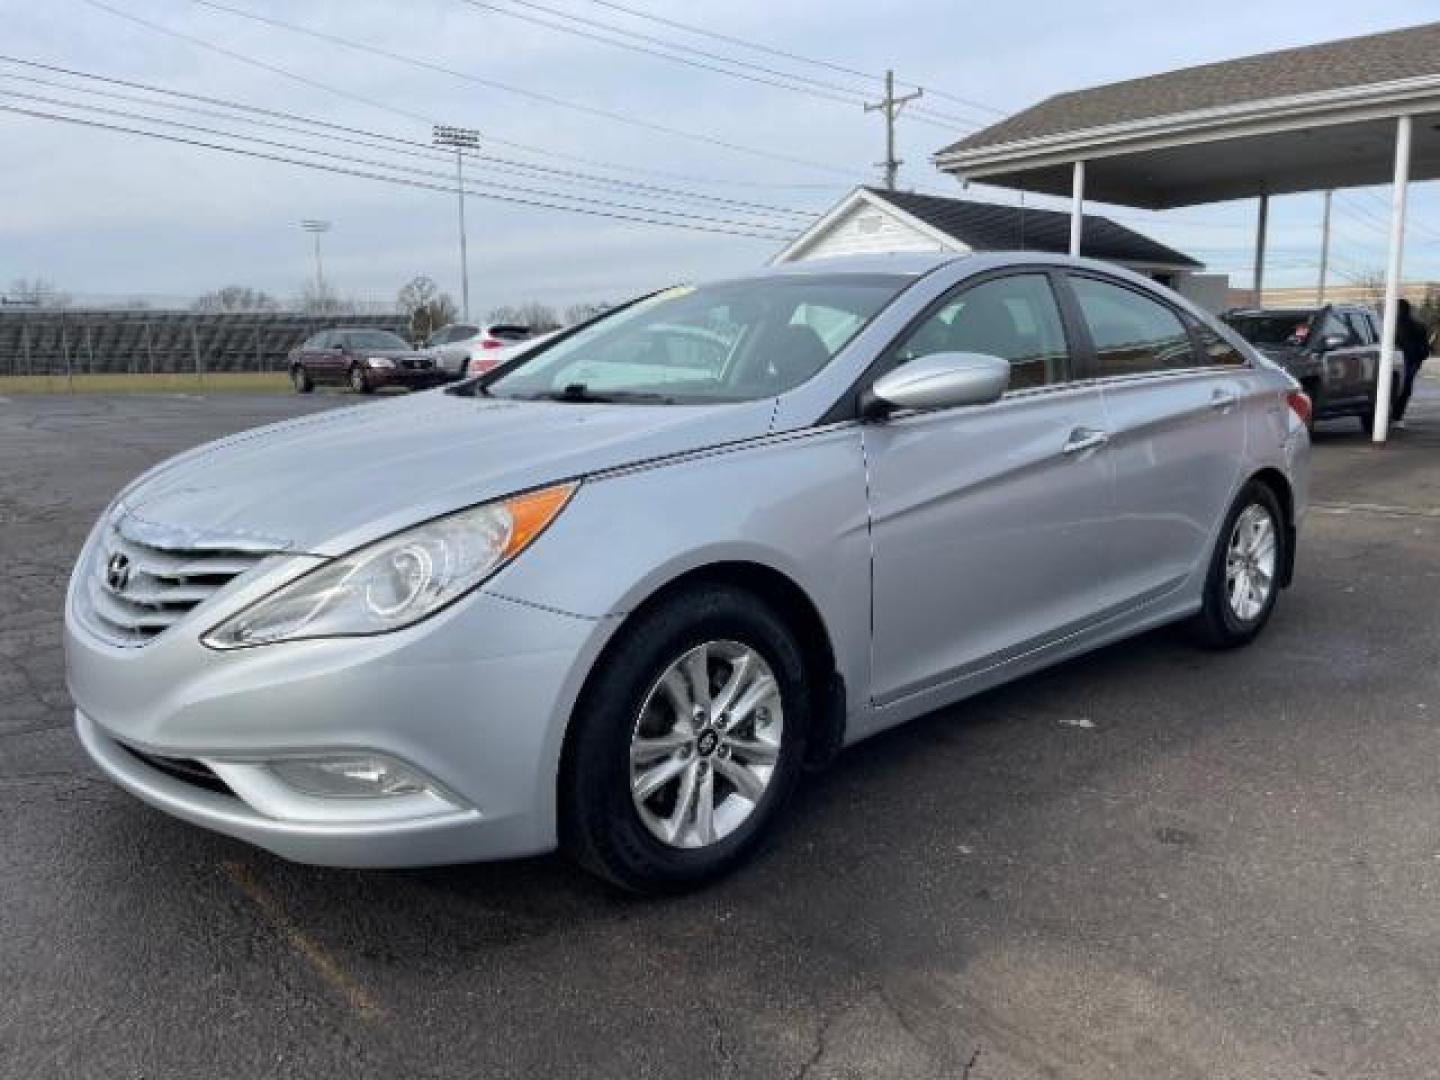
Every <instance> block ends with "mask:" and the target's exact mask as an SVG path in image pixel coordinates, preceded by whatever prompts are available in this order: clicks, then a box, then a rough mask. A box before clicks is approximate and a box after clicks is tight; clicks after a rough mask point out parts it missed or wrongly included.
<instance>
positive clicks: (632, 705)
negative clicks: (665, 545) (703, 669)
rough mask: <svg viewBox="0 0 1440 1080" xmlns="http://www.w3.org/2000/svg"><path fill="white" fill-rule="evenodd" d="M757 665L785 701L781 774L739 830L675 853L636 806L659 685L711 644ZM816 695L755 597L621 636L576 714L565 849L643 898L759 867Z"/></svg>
mask: <svg viewBox="0 0 1440 1080" xmlns="http://www.w3.org/2000/svg"><path fill="white" fill-rule="evenodd" d="M715 641H727V642H735V643H737V644H740V645H742V646H746V647H748V648H750V649H753V650H754V651H755V652H757V653H759V654H760V656H761V657H762V658H763V659H764V661H765V662H766V663H767V664H768V665H769V666H770V669H771V671H772V672H773V674H774V676H775V680H776V683H777V684H778V686H779V690H780V703H781V708H782V709H783V714H784V717H783V730H782V733H781V736H780V750H779V755H778V757H777V759H776V762H775V766H774V772H773V773H772V774H771V777H770V780H769V783H768V785H767V787H766V788H765V791H764V794H763V795H761V796H760V799H759V801H758V802H757V803H756V805H755V808H754V810H753V811H752V812H751V813H750V816H749V817H748V818H747V819H745V821H744V823H743V824H741V825H739V827H737V828H736V829H735V830H734V831H733V832H731V833H730V834H729V835H727V836H724V837H722V838H721V839H719V840H716V841H714V842H713V843H710V844H709V845H708V846H705V847H699V848H688V849H687V848H679V847H672V846H670V845H669V844H667V843H665V842H664V841H662V840H661V839H660V838H659V837H657V836H656V835H654V834H653V833H652V832H651V831H650V829H649V828H647V827H646V825H645V824H644V822H642V820H641V817H640V813H639V811H638V810H637V809H636V806H635V803H634V801H633V800H632V798H631V790H630V764H629V763H630V745H631V737H632V734H633V733H634V730H635V725H636V722H637V719H638V717H639V715H640V711H641V708H642V706H643V705H644V702H645V700H646V697H647V695H648V694H649V692H650V690H651V688H652V687H654V686H655V685H656V682H657V680H658V679H659V678H660V676H661V675H662V674H663V673H664V672H665V671H666V669H667V668H668V667H670V665H672V664H673V663H674V662H675V661H676V660H678V659H679V658H680V657H682V656H684V655H685V654H686V653H687V652H689V651H690V650H691V649H692V648H694V647H696V646H698V645H700V644H702V643H706V642H715ZM812 700H813V689H812V687H811V686H810V684H809V680H808V678H807V675H806V670H805V664H804V660H803V658H802V655H801V652H800V648H799V646H798V645H797V644H796V642H795V638H794V635H793V634H792V632H791V630H790V628H789V627H788V625H787V624H786V623H785V621H784V620H783V619H782V618H781V617H780V616H779V615H778V614H776V612H775V611H774V610H773V609H772V608H771V607H770V606H769V605H768V604H766V603H765V602H764V601H763V600H761V599H760V598H759V597H758V596H755V595H754V594H752V593H750V592H747V591H745V590H742V589H738V588H735V587H732V586H728V585H723V584H708V585H697V586H696V587H694V588H688V589H684V590H682V591H679V592H676V593H674V594H672V595H670V596H668V597H666V598H664V599H662V600H661V601H659V602H658V603H656V604H655V605H654V606H653V607H651V608H649V609H648V610H642V611H641V612H640V613H639V614H638V615H637V616H636V618H635V620H634V621H633V622H632V623H631V624H629V625H627V626H625V627H624V628H622V629H621V631H620V632H619V634H618V636H617V638H616V640H615V642H614V643H613V644H612V645H611V646H610V648H608V649H607V651H606V652H605V654H604V655H603V657H602V658H601V660H600V661H599V663H598V664H597V666H596V670H595V671H594V672H593V673H592V675H591V678H590V681H589V683H588V684H587V686H586V689H585V692H584V693H583V694H582V695H581V698H580V701H579V703H578V705H577V707H576V709H575V714H574V716H573V718H572V720H571V729H570V732H569V735H568V737H567V745H566V750H565V755H564V761H563V763H562V766H561V774H560V833H561V843H562V846H563V847H564V848H565V849H566V850H567V851H568V852H569V853H570V854H571V855H572V856H573V857H574V858H576V859H577V860H578V861H579V862H580V863H581V864H582V865H583V866H585V867H586V868H588V869H589V870H591V871H593V872H594V873H596V874H598V875H599V876H601V877H603V878H605V879H606V880H608V881H610V882H612V883H613V884H615V885H618V886H620V887H621V888H623V889H626V890H629V891H631V892H638V893H674V892H681V891H684V890H687V889H693V888H696V887H698V886H700V885H704V884H706V883H707V882H710V881H713V880H715V879H716V878H718V877H721V876H722V875H724V874H726V873H728V872H730V871H731V870H733V869H734V868H735V867H737V866H739V865H740V864H741V863H743V862H744V861H746V860H747V859H748V858H749V857H750V856H751V855H753V853H754V851H755V849H756V848H757V846H758V845H759V844H760V843H761V842H762V840H763V837H764V836H765V834H766V833H767V832H768V831H769V829H770V827H771V825H773V823H774V821H775V819H776V818H777V816H778V815H779V814H780V811H781V809H782V807H783V806H784V805H785V802H786V801H787V799H788V798H789V796H790V793H791V792H792V791H793V789H794V787H795V783H796V781H797V779H798V778H799V774H800V770H801V762H802V759H803V757H804V739H805V732H806V730H807V728H808V726H809V720H810V717H811V715H812V706H811V703H812Z"/></svg>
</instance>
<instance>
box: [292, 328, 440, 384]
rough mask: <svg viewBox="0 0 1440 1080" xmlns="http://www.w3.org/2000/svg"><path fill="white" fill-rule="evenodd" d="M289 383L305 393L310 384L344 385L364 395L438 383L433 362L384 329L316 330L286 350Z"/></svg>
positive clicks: (438, 379)
mask: <svg viewBox="0 0 1440 1080" xmlns="http://www.w3.org/2000/svg"><path fill="white" fill-rule="evenodd" d="M289 363H290V381H291V383H292V384H293V385H294V387H295V389H296V390H297V391H298V392H300V393H302V394H308V393H309V392H310V391H311V390H313V389H315V387H316V386H318V385H320V384H323V383H332V384H334V385H337V386H349V387H350V389H352V390H354V391H355V392H356V393H357V394H370V393H374V392H375V390H377V389H378V388H380V387H382V386H405V387H409V388H411V389H417V388H421V389H423V388H424V387H427V386H435V385H437V384H439V383H441V382H444V381H445V379H444V376H443V375H442V374H441V373H440V372H439V371H437V370H436V367H435V361H434V360H433V359H432V358H431V357H429V356H427V355H425V354H424V353H422V352H417V351H416V350H415V349H412V348H411V347H410V346H409V345H408V344H407V343H406V342H405V339H404V338H402V337H400V336H399V335H398V334H393V333H391V332H390V331H389V330H377V329H373V328H369V327H349V328H347V329H344V330H322V331H321V332H320V333H318V334H315V335H314V336H312V337H311V338H309V339H308V340H306V341H305V342H304V343H303V344H301V345H299V346H297V347H296V348H294V349H292V350H290V359H289Z"/></svg>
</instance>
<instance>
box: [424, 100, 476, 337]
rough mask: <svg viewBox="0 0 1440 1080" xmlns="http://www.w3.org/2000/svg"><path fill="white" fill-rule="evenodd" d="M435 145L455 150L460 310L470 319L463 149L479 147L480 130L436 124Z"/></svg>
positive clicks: (432, 137)
mask: <svg viewBox="0 0 1440 1080" xmlns="http://www.w3.org/2000/svg"><path fill="white" fill-rule="evenodd" d="M431 139H432V141H433V142H434V144H435V145H436V146H444V147H449V148H450V149H453V150H454V151H455V199H456V202H457V204H458V205H459V208H460V310H461V312H462V313H463V315H464V319H465V321H466V322H469V321H470V259H469V256H467V255H466V253H465V165H464V161H465V151H466V150H479V149H480V132H478V131H476V130H475V129H474V128H459V127H451V126H450V125H448V124H436V125H435V128H434V131H433V133H432V136H431Z"/></svg>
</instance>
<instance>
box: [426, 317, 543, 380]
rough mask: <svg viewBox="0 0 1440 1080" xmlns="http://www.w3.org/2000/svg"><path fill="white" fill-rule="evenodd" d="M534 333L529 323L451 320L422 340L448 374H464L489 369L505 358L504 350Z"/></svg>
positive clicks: (460, 375) (475, 373) (459, 376)
mask: <svg viewBox="0 0 1440 1080" xmlns="http://www.w3.org/2000/svg"><path fill="white" fill-rule="evenodd" d="M532 336H533V335H532V334H531V331H530V328H529V327H528V326H515V325H502V324H498V323H491V324H487V325H482V326H477V325H474V324H472V323H452V324H451V325H449V326H443V327H441V328H440V329H439V330H437V331H435V333H434V334H432V335H431V336H430V339H429V340H428V341H426V342H425V352H426V353H427V354H429V355H430V356H432V357H434V358H435V363H436V364H437V365H438V366H439V367H440V369H441V370H442V371H444V372H445V373H446V374H447V375H450V376H452V377H454V378H457V379H459V378H463V377H464V376H466V375H478V374H480V373H481V372H483V371H489V370H490V369H491V368H493V367H495V366H496V365H498V364H499V363H501V362H503V361H504V360H505V359H506V353H507V352H509V351H510V350H511V349H512V348H513V347H514V346H516V345H518V344H520V343H521V342H524V341H526V340H528V339H529V338H530V337H532Z"/></svg>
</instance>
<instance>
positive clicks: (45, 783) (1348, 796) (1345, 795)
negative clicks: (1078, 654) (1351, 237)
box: [0, 382, 1440, 1080]
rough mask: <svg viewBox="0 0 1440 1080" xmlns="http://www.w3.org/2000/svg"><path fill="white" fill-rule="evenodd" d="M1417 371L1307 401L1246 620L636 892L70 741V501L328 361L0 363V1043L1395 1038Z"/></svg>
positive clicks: (815, 1056) (1046, 1054) (506, 1056)
mask: <svg viewBox="0 0 1440 1080" xmlns="http://www.w3.org/2000/svg"><path fill="white" fill-rule="evenodd" d="M1437 390H1440V384H1436V383H1434V382H1429V383H1428V384H1427V385H1426V386H1425V388H1424V390H1423V391H1422V393H1423V394H1424V396H1423V397H1421V398H1420V399H1418V400H1417V402H1416V405H1417V406H1418V407H1417V408H1416V410H1415V416H1416V418H1417V419H1416V420H1415V421H1414V422H1413V423H1412V426H1411V429H1410V430H1407V431H1405V432H1403V433H1400V434H1399V435H1398V436H1397V438H1396V440H1395V443H1394V444H1393V445H1391V446H1389V447H1386V448H1383V449H1377V448H1373V447H1372V446H1371V445H1370V444H1369V443H1368V441H1366V440H1365V439H1363V438H1361V437H1360V436H1359V434H1358V429H1356V428H1355V426H1354V424H1353V423H1343V424H1336V425H1334V426H1333V427H1331V428H1329V429H1328V430H1326V431H1324V432H1323V433H1322V434H1321V435H1320V436H1319V437H1318V439H1317V446H1316V452H1315V472H1314V491H1313V497H1314V499H1315V500H1316V502H1317V504H1318V505H1317V508H1316V510H1315V512H1314V513H1313V514H1312V516H1311V518H1310V520H1309V521H1308V522H1307V524H1306V527H1305V529H1304V531H1303V534H1302V548H1301V555H1300V565H1299V571H1298V580H1297V583H1296V585H1295V587H1294V588H1293V589H1292V590H1290V591H1289V592H1288V593H1287V594H1286V595H1284V596H1283V597H1282V600H1281V605H1280V608H1279V611H1278V612H1277V615H1276V618H1275V620H1274V622H1273V623H1272V624H1271V626H1270V628H1269V630H1268V631H1267V633H1266V635H1265V636H1264V637H1263V638H1262V640H1261V641H1260V642H1259V643H1258V644H1257V645H1256V646H1254V647H1253V648H1250V649H1248V650H1244V651H1241V652H1236V653H1228V654H1207V653H1202V652H1197V651H1194V650H1192V649H1191V648H1190V647H1189V646H1188V645H1187V644H1186V643H1184V642H1183V641H1182V640H1180V639H1179V638H1178V637H1177V636H1176V635H1175V634H1174V633H1171V632H1167V631H1162V632H1157V633H1154V634H1151V635H1148V636H1146V637H1144V638H1141V639H1138V640H1134V641H1131V642H1128V643H1125V644H1121V645H1118V646H1115V647H1113V648H1110V649H1107V650H1105V651H1103V652H1101V653H1098V654H1095V655H1093V656H1091V657H1088V658H1085V659H1083V660H1080V661H1078V662H1074V663H1071V664H1068V665H1066V666H1064V667H1061V668H1059V669H1054V670H1052V671H1050V672H1047V673H1045V674H1043V675H1040V676H1038V677H1035V678H1031V679H1029V680H1028V681H1026V682H1023V683H1021V684H1018V685H1015V686H1012V687H1010V688H1007V689H1004V690H1001V691H998V692H995V693H991V694H988V695H986V696H984V697H982V698H980V699H977V700H975V701H973V702H970V703H967V704H966V705H964V706H962V707H959V708H955V709H951V710H947V711H945V712H943V713H939V714H936V715H934V716H931V717H927V718H925V719H923V720H921V721H918V722H916V723H914V724H911V725H909V726H907V727H906V728H903V729H901V730H899V731H896V732H893V733H891V734H889V735H886V736H882V737H880V738H878V739H875V740H872V741H871V742H869V743H867V744H864V745H862V746H860V747H857V748H855V749H854V750H852V751H851V752H849V753H847V754H845V755H844V756H843V757H842V758H841V760H840V761H839V762H838V764H836V765H835V766H834V767H833V768H832V769H830V770H829V771H828V772H826V773H824V774H822V775H820V776H817V777H815V778H813V779H812V780H811V781H810V782H809V784H808V785H807V786H806V787H805V788H804V790H803V791H802V793H801V795H800V796H799V798H798V799H797V800H796V802H795V804H794V806H793V812H792V813H791V815H790V817H789V820H788V823H787V824H786V826H785V827H784V828H782V829H781V830H780V834H779V836H778V838H777V840H776V842H775V843H774V844H773V845H772V846H771V847H770V849H769V850H768V851H767V852H766V853H765V854H764V855H763V856H762V858H761V859H760V860H759V861H758V863H757V864H756V865H754V866H752V867H751V868H749V869H748V870H746V871H745V872H743V873H741V874H740V875H739V876H737V877H735V878H733V879H731V880H729V881H727V882H725V883H723V884H721V885H720V886H718V887H716V888H713V889H710V890H708V891H706V892H703V893H700V894H698V895H694V896H690V897H685V898H681V899H676V900H665V901H659V902H657V901H640V900H633V899H629V898H625V897H621V896H617V895H616V894H615V893H613V892H612V891H610V890H609V889H607V888H606V887H604V886H602V885H600V884H598V883H597V882H595V881H593V880H592V879H590V878H589V877H587V876H586V875H584V874H583V873H581V872H579V871H577V870H574V869H572V868H571V867H570V865H569V864H568V863H566V862H565V861H564V860H562V859H559V858H555V857H551V858H543V859H536V860H529V861H525V862H519V863H511V864H497V865H487V866H477V867H465V868H450V869H439V870H426V871H408V872H403V873H374V872H372V873H351V872H343V871H336V870H320V869H313V868H308V867H301V866H294V865H289V864H286V863H283V862H280V861H278V860H277V859H275V858H273V857H271V856H269V855H267V854H265V853H263V852H259V851H256V850H252V849H250V848H247V847H245V846H243V845H241V844H239V843H237V842H234V841H231V840H228V839H225V838H222V837H218V836H213V835H210V834H208V833H205V832H202V831H200V830H197V829H194V828H192V827H189V826H187V825H184V824H182V823H180V822H177V821H173V820H170V819H169V818H166V817H164V816H162V815H160V814H159V813H156V812H154V811H151V810H149V809H148V808H146V807H144V806H143V805H141V804H140V803H138V802H136V801H135V800H133V799H132V798H130V797H129V796H127V795H125V794H123V793H121V792H120V791H118V790H115V789H114V788H112V787H111V786H110V785H109V784H108V783H106V782H105V781H103V780H102V779H100V778H99V776H98V775H97V774H96V772H95V771H94V770H93V769H92V768H91V767H90V766H89V765H88V764H87V763H86V761H85V760H84V758H83V755H82V753H81V751H80V749H79V747H78V745H77V744H76V742H75V739H74V737H73V735H72V733H71V730H70V714H69V703H68V699H67V696H66V692H65V688H64V683H63V677H62V663H61V656H60V651H59V650H60V632H59V624H60V609H61V602H62V592H63V588H64V583H65V579H66V577H67V575H68V572H69V567H70V563H71V561H72V560H73V558H74V556H75V554H76V552H77V550H78V548H79V546H80V543H81V541H82V539H83V537H84V534H85V533H86V532H87V530H88V529H89V527H90V524H91V522H92V521H93V519H94V517H95V516H96V515H97V514H98V513H99V511H100V510H101V509H102V508H103V506H104V505H105V503H106V502H107V501H108V500H109V498H110V497H111V495H113V493H114V491H115V490H116V489H117V488H118V487H119V486H120V485H121V484H122V483H123V482H124V481H125V480H127V479H129V478H130V477H131V476H133V475H134V474H135V473H137V472H139V471H140V470H141V469H143V468H144V467H146V466H148V465H149V464H151V463H153V462H154V461H156V460H158V459H160V458H162V457H164V456H167V455H169V454H171V453H173V452H175V451H178V450H180V449H182V448H185V447H188V446H191V445H193V444H195V443H197V442H200V441H203V440H205V439H208V438H210V437H213V436H216V435H219V434H223V433H225V432H229V431H233V430H238V429H241V428H245V427H248V426H251V425H254V424H257V423H261V422H264V421H268V420H272V419H278V418H283V417H286V416H291V415H295V414H297V413H299V412H301V411H305V410H309V409H316V408H327V407H333V406H335V405H338V404H348V403H349V399H347V398H345V397H342V396H339V395H315V396H313V397H310V398H298V397H295V396H287V395H272V396H245V395H224V396H214V397H194V396H168V397H159V396H155V397H151V396H143V397H142V396H137V397H110V398H107V397H86V396H77V397H74V398H64V397H34V398H22V397H16V398H12V399H10V400H8V401H5V400H0V462H3V468H0V560H3V564H4V573H3V575H0V1075H3V1076H5V1077H24V1078H26V1080H34V1078H39V1077H51V1076H55V1077H62V1076H63V1077H86V1076H104V1077H133V1078H140V1077H145V1078H156V1077H186V1078H192V1077H211V1076H214V1077H247V1078H249V1077H268V1076H275V1077H280V1076H285V1077H295V1076H303V1077H307V1078H320V1077H345V1078H351V1077H371V1076H377V1077H378V1076H384V1077H387V1078H394V1077H397V1076H403V1077H442V1076H443V1077H460V1076H464V1077H482V1076H483V1077H490V1078H498V1077H520V1076H536V1077H558V1076H583V1077H587V1078H601V1077H616V1078H626V1080H632V1078H636V1077H647V1076H653V1077H678V1076H706V1077H710V1076H714V1077H801V1076H805V1077H810V1078H820V1077H831V1078H839V1077H897V1078H898V1077H905V1078H917V1080H918V1078H924V1077H957V1078H958V1077H967V1078H969V1080H981V1078H987V1080H1001V1078H1004V1080H1011V1078H1032V1077H1034V1078H1039V1077H1135V1078H1145V1080H1157V1078H1162V1077H1206V1078H1210V1077H1219V1076H1225V1077H1337V1078H1338V1077H1385V1078H1402V1077H1417V1078H1418V1077H1433V1076H1434V1075H1435V1074H1436V1069H1437V1066H1436V1062H1437V1061H1440V1004H1437V1001H1440V998H1437V988H1440V784H1437V767H1440V726H1437V721H1440V559H1437V557H1436V556H1437V552H1440V393H1437V392H1436V391H1437ZM367 407H371V408H384V407H385V404H384V402H378V403H375V404H373V405H368V406H367Z"/></svg>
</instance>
